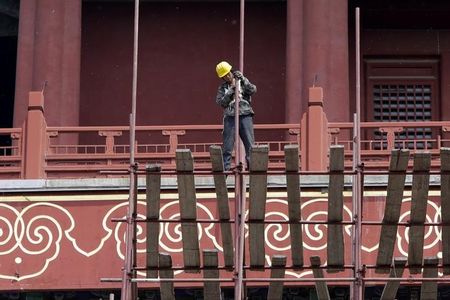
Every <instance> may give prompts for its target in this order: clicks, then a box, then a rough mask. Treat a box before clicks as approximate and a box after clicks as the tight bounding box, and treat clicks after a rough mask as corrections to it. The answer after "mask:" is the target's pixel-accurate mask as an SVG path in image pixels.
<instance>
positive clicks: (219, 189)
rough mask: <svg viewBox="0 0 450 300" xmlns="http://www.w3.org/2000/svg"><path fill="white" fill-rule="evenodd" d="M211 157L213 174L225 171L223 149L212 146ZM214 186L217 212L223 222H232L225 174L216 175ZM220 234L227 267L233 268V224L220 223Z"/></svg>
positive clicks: (210, 149)
mask: <svg viewBox="0 0 450 300" xmlns="http://www.w3.org/2000/svg"><path fill="white" fill-rule="evenodd" d="M209 152H210V155H211V164H212V170H213V172H218V173H221V172H223V171H224V169H223V157H222V148H221V147H220V146H211V147H210V148H209ZM213 177H214V186H215V189H216V197H217V211H218V212H219V219H220V220H221V221H229V220H230V207H229V199H228V189H227V184H226V177H225V175H224V174H214V176H213ZM220 232H221V234H222V248H223V257H224V263H225V266H226V267H232V266H233V256H234V253H233V236H232V233H231V232H232V231H231V223H228V222H224V223H220Z"/></svg>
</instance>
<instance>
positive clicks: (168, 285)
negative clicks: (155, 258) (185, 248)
mask: <svg viewBox="0 0 450 300" xmlns="http://www.w3.org/2000/svg"><path fill="white" fill-rule="evenodd" d="M159 277H160V278H173V269H172V257H171V256H170V255H169V254H168V253H160V254H159ZM160 290H161V300H175V291H174V289H173V282H161V283H160Z"/></svg>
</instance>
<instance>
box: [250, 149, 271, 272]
mask: <svg viewBox="0 0 450 300" xmlns="http://www.w3.org/2000/svg"><path fill="white" fill-rule="evenodd" d="M268 162H269V147H268V146H266V145H263V146H254V147H253V148H252V153H251V158H250V171H251V172H266V171H267V167H268ZM266 198H267V174H251V175H250V204H249V220H250V221H264V217H265V211H266ZM264 246H265V240H264V224H262V223H250V224H249V248H250V266H252V267H263V266H264V259H265V249H264Z"/></svg>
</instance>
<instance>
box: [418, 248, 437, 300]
mask: <svg viewBox="0 0 450 300" xmlns="http://www.w3.org/2000/svg"><path fill="white" fill-rule="evenodd" d="M438 263H439V259H438V258H437V257H436V256H434V257H426V258H425V259H424V261H423V266H424V267H423V278H436V277H438ZM420 299H421V300H436V299H437V282H436V281H424V282H423V283H422V288H421V290H420Z"/></svg>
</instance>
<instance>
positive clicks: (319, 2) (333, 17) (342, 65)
mask: <svg viewBox="0 0 450 300" xmlns="http://www.w3.org/2000/svg"><path fill="white" fill-rule="evenodd" d="M303 18H304V22H303V28H304V38H303V60H302V61H303V86H304V87H305V86H311V85H312V84H313V83H314V78H315V76H316V75H317V82H316V84H317V85H320V86H322V87H323V90H324V98H325V103H324V110H325V112H326V113H327V117H328V119H329V120H330V121H341V122H342V121H350V104H349V79H348V78H349V70H348V69H349V66H348V3H347V0H333V1H329V0H304V5H303ZM302 92H303V99H307V95H308V91H307V90H306V89H303V91H302Z"/></svg>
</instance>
